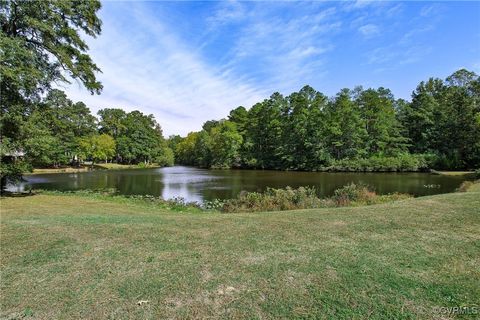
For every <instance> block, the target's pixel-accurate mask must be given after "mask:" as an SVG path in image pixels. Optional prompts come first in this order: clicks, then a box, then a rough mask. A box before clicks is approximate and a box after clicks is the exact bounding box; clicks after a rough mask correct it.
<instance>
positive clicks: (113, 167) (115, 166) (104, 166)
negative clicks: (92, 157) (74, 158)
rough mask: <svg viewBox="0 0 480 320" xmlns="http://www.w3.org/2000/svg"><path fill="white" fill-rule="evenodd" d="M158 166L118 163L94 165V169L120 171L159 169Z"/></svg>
mask: <svg viewBox="0 0 480 320" xmlns="http://www.w3.org/2000/svg"><path fill="white" fill-rule="evenodd" d="M159 167H160V166H159V165H158V164H155V163H151V164H148V165H144V164H143V163H140V164H119V163H96V164H95V168H97V169H107V170H120V169H145V168H159Z"/></svg>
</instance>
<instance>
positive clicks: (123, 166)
mask: <svg viewBox="0 0 480 320" xmlns="http://www.w3.org/2000/svg"><path fill="white" fill-rule="evenodd" d="M145 168H160V166H159V165H157V164H155V163H152V164H149V165H145V166H144V165H138V164H118V163H96V164H94V166H93V169H101V170H119V169H145ZM90 170H92V167H91V166H89V165H85V166H82V167H80V168H77V167H62V168H35V169H33V172H30V173H27V175H29V174H30V175H31V174H45V173H75V172H87V171H90Z"/></svg>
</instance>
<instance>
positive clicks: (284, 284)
mask: <svg viewBox="0 0 480 320" xmlns="http://www.w3.org/2000/svg"><path fill="white" fill-rule="evenodd" d="M479 189H480V188H477V185H476V186H474V187H472V188H471V189H470V192H465V193H453V194H446V195H438V196H431V197H424V198H417V199H408V200H403V201H398V202H394V203H388V204H382V205H374V206H367V207H355V208H333V209H332V208H329V209H311V210H297V211H287V212H269V213H255V214H252V213H250V214H248V213H246V214H228V215H227V214H218V213H217V214H198V213H197V214H195V213H172V212H171V211H170V210H166V209H159V208H156V207H154V206H148V205H145V204H143V203H139V202H128V201H125V202H122V203H119V202H114V201H108V200H106V199H102V198H88V197H79V196H74V195H69V196H65V195H35V196H30V197H21V198H4V199H2V200H1V269H2V281H1V308H0V309H1V314H0V317H4V318H15V317H17V318H21V317H23V316H33V317H34V318H37V319H105V318H111V319H159V318H219V319H224V318H262V319H274V318H288V319H291V318H330V319H361V318H363V319H366V318H368V319H418V318H421V319H432V318H433V319H435V318H437V319H448V318H453V317H454V316H453V315H449V314H445V313H439V312H438V311H435V310H434V308H435V307H455V306H475V304H477V305H478V297H479V296H480V287H479V286H478V283H479V281H480V270H479V268H478V266H479V265H480V233H479V232H478V230H480V209H479V208H480V190H479ZM139 301H143V302H141V303H140V304H139ZM460 317H465V318H472V315H470V316H468V315H464V316H460ZM473 317H474V316H473Z"/></svg>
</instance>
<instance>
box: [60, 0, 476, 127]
mask: <svg viewBox="0 0 480 320" xmlns="http://www.w3.org/2000/svg"><path fill="white" fill-rule="evenodd" d="M475 8H476V9H478V4H477V5H476V7H475V5H473V4H467V3H464V4H462V5H458V6H453V5H452V7H450V4H447V3H441V4H436V3H418V2H414V3H409V2H401V3H399V2H391V1H357V2H351V1H349V2H339V3H332V2H323V1H314V2H290V1H283V2H273V1H267V2H256V1H253V2H242V1H234V0H232V1H222V2H191V3H185V2H160V1H152V2H136V1H132V2H105V3H104V8H103V9H102V11H101V17H102V20H103V23H104V25H103V33H102V35H101V36H100V37H99V38H97V39H95V40H92V41H89V46H90V48H91V52H90V53H91V55H92V58H93V59H94V61H95V62H96V63H97V64H98V65H99V67H100V68H101V69H102V70H103V73H102V74H100V75H99V78H100V80H101V81H102V82H103V84H104V91H103V93H102V95H101V96H91V95H89V94H88V92H87V91H86V90H84V89H81V87H80V85H76V84H75V83H74V84H73V85H71V86H69V87H66V90H67V91H68V94H69V95H70V97H71V98H72V99H73V100H82V101H85V102H86V103H87V105H89V106H90V107H92V109H93V110H94V111H95V112H96V111H97V110H98V109H100V108H105V107H118V108H123V109H125V110H134V109H138V110H141V111H143V112H145V113H152V114H154V115H155V117H156V119H157V120H158V121H159V123H160V124H161V125H162V127H163V128H164V131H165V133H166V134H173V133H180V134H183V135H184V134H186V133H188V132H189V131H193V130H199V129H200V128H201V125H202V123H203V122H204V121H206V120H210V119H218V118H222V117H225V116H227V115H228V112H229V111H230V110H231V109H232V108H235V107H237V106H238V105H244V106H245V107H250V106H251V105H253V104H254V103H255V102H258V101H261V100H263V99H264V98H266V97H268V96H269V95H270V94H271V93H272V92H274V91H279V92H281V93H284V94H289V93H291V92H292V91H294V90H298V89H300V88H301V87H302V86H303V85H305V84H310V85H312V86H314V87H315V88H316V89H318V90H321V91H323V92H325V93H326V94H329V95H333V94H335V92H337V91H338V90H339V89H340V88H342V87H344V86H354V85H356V84H367V85H389V86H390V87H391V88H392V90H393V91H394V92H398V91H397V90H399V91H400V92H401V96H403V97H405V98H406V97H408V95H409V94H410V92H411V89H412V87H414V85H415V84H412V81H416V80H418V79H423V78H424V75H425V74H427V75H428V76H430V75H437V74H438V72H439V71H438V70H440V69H441V68H443V69H446V68H449V70H450V69H451V68H453V67H452V66H450V67H449V66H445V65H446V64H448V63H450V60H448V59H446V58H445V57H450V56H452V57H455V58H456V59H452V60H455V61H454V62H455V66H457V65H466V66H471V67H472V66H473V67H475V66H474V65H473V62H477V63H478V58H477V57H478V52H479V51H480V49H479V47H478V46H477V47H475V46H474V45H472V43H478V39H479V38H478V32H476V31H475V26H476V25H478V24H476V25H473V26H474V27H473V28H472V27H471V25H472V24H473V22H472V21H478V19H474V18H478V14H477V15H475V13H474V12H475V10H474V9H475ZM446 9H449V10H450V9H453V11H454V12H453V13H452V11H451V10H450V11H449V12H448V13H449V14H448V15H447V14H445V13H446V12H447V10H446ZM477 12H478V10H477ZM452 14H456V15H455V16H452ZM464 16H469V17H470V20H467V21H469V22H471V23H470V24H468V23H466V22H465V21H464V20H463V19H464ZM442 19H444V20H445V21H447V19H450V20H448V23H449V24H448V26H447V25H446V23H445V24H443V23H440V22H441V21H444V20H442ZM467 26H469V27H467ZM477 29H478V28H477ZM444 36H445V37H446V38H445V39H443V37H444ZM462 37H463V40H461V41H457V38H462ZM452 43H455V45H451V44H452ZM433 53H435V54H433ZM441 55H443V56H441ZM472 57H473V58H472ZM427 58H428V59H427ZM420 62H421V64H420ZM450 64H453V62H451V63H450ZM419 66H422V68H419ZM477 68H478V66H477ZM419 69H422V70H423V71H419ZM392 70H395V74H397V73H401V72H403V73H404V75H405V78H403V79H400V78H397V76H396V77H392V76H391V74H392V72H386V71H392ZM450 71H451V70H450ZM450 71H449V72H450ZM420 72H423V73H422V74H421V75H420ZM415 74H417V78H416V79H414V77H413V76H412V75H415ZM406 75H408V77H407V76H406ZM393 78H394V79H393Z"/></svg>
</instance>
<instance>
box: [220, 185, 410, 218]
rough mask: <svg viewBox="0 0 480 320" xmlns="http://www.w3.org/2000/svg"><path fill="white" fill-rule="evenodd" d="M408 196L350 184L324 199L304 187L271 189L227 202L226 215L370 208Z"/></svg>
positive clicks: (312, 190)
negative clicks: (382, 193)
mask: <svg viewBox="0 0 480 320" xmlns="http://www.w3.org/2000/svg"><path fill="white" fill-rule="evenodd" d="M409 197H410V196H409V195H405V194H399V193H394V194H389V195H377V194H376V193H375V192H374V191H373V190H372V189H371V188H370V187H369V186H367V185H365V184H361V183H360V184H354V183H350V184H348V185H346V186H343V187H342V188H340V189H337V190H335V192H334V195H333V196H332V197H330V198H324V199H321V198H319V197H318V196H317V195H316V191H315V189H314V188H309V187H300V188H298V189H292V188H290V187H287V188H285V189H267V191H265V192H263V193H259V192H241V193H240V194H239V195H238V197H237V198H236V199H230V200H226V201H225V202H224V203H223V206H222V208H221V210H222V211H223V212H254V211H277V210H293V209H309V208H321V207H338V206H348V205H368V204H376V203H383V202H388V201H394V200H400V199H406V198H409Z"/></svg>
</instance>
